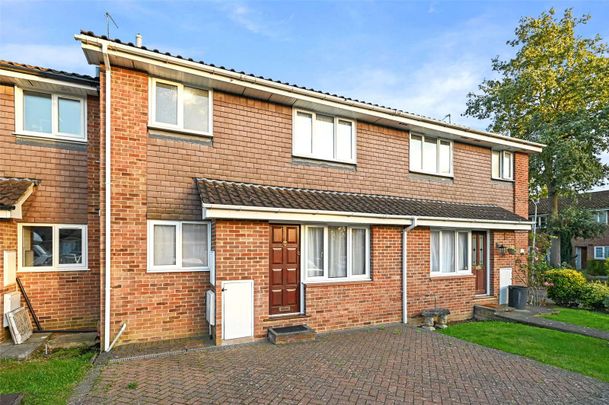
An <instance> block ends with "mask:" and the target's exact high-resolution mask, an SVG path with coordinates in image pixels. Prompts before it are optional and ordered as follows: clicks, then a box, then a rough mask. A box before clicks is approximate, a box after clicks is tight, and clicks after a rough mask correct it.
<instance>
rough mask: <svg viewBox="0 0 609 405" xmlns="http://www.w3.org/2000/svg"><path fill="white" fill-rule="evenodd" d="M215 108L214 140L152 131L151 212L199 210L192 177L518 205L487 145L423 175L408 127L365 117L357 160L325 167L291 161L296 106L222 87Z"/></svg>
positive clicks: (468, 148) (462, 151) (467, 149)
mask: <svg viewBox="0 0 609 405" xmlns="http://www.w3.org/2000/svg"><path fill="white" fill-rule="evenodd" d="M213 114H214V138H213V146H210V145H201V144H197V143H192V142H185V141H182V140H173V139H167V138H165V139H159V138H158V137H153V138H150V139H149V142H148V180H147V183H148V190H149V193H148V215H149V217H151V218H157V219H163V218H166V219H173V218H176V217H180V218H188V219H198V218H200V217H201V208H200V201H199V197H198V194H197V192H196V188H195V185H194V184H193V181H192V178H193V177H210V178H217V179H224V180H235V181H244V182H253V183H262V184H269V185H282V186H292V187H306V188H315V189H328V190H336V191H350V192H363V193H377V194H391V195H402V196H408V197H418V198H427V199H431V198H433V199H440V200H447V201H465V202H472V203H485V204H496V205H500V206H502V207H504V208H506V209H509V210H513V208H514V184H513V183H512V182H505V181H496V180H491V152H490V150H489V149H486V148H482V147H479V146H473V145H466V144H462V143H455V148H454V149H455V150H454V162H455V164H454V172H455V178H454V180H452V179H444V178H438V177H434V176H422V175H419V174H415V173H409V171H408V153H409V150H408V132H406V131H400V130H396V129H389V128H385V127H380V126H377V125H372V124H367V123H363V122H359V123H358V125H357V148H358V150H357V161H358V162H357V163H358V164H357V168H356V169H354V168H344V167H322V166H319V165H311V164H304V163H302V162H301V163H297V162H293V159H292V152H291V151H292V126H291V119H292V109H291V108H290V107H287V106H281V105H277V104H272V103H267V102H263V101H258V100H251V99H247V98H244V97H240V96H235V95H230V94H224V93H221V92H218V91H216V92H214V110H213ZM144 134H145V132H144V133H142V136H144ZM522 156H524V157H525V158H526V155H522ZM520 160H521V159H520V157H519V158H517V162H519V161H520ZM525 182H526V181H525ZM525 216H526V215H525Z"/></svg>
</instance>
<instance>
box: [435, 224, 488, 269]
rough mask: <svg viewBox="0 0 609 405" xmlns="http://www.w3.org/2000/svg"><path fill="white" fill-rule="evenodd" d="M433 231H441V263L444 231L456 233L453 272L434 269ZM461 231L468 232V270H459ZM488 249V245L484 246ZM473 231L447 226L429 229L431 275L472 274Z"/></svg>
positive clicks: (440, 260) (440, 259)
mask: <svg viewBox="0 0 609 405" xmlns="http://www.w3.org/2000/svg"><path fill="white" fill-rule="evenodd" d="M432 232H440V237H439V243H440V247H439V256H438V260H439V264H440V263H442V243H443V242H442V232H452V233H454V235H455V242H454V245H455V246H454V249H455V250H454V254H455V271H454V272H451V273H443V272H442V271H441V270H440V269H438V271H433V262H432V254H433V253H432V252H433V246H432V245H431V233H432ZM459 233H467V270H459V258H458V252H459ZM484 248H485V249H487V246H485V247H484ZM471 250H472V231H471V230H465V229H446V228H431V229H430V231H429V274H430V275H431V277H455V276H465V275H471V274H472V252H471Z"/></svg>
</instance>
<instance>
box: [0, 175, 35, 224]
mask: <svg viewBox="0 0 609 405" xmlns="http://www.w3.org/2000/svg"><path fill="white" fill-rule="evenodd" d="M37 185H38V180H34V179H22V178H7V177H0V218H15V219H21V217H22V212H21V206H22V205H23V203H24V202H25V201H26V200H27V199H28V197H29V196H30V195H31V194H32V192H33V191H34V187H36V186H37Z"/></svg>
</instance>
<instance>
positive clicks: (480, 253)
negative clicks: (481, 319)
mask: <svg viewBox="0 0 609 405" xmlns="http://www.w3.org/2000/svg"><path fill="white" fill-rule="evenodd" d="M472 269H473V271H474V274H475V275H476V294H486V293H487V291H486V284H487V277H488V275H487V269H486V232H472Z"/></svg>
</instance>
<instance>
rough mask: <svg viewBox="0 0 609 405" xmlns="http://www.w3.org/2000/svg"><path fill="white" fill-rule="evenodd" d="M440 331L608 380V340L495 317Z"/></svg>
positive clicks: (455, 325) (456, 325) (452, 326)
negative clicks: (492, 319) (499, 319)
mask: <svg viewBox="0 0 609 405" xmlns="http://www.w3.org/2000/svg"><path fill="white" fill-rule="evenodd" d="M441 333H443V334H445V335H450V336H454V337H456V338H459V339H463V340H467V341H470V342H473V343H477V344H479V345H482V346H487V347H492V348H495V349H499V350H503V351H504V352H509V353H514V354H519V355H521V356H525V357H530V358H532V359H535V360H537V361H540V362H542V363H546V364H551V365H553V366H557V367H561V368H564V369H567V370H571V371H575V372H578V373H581V374H585V375H589V376H591V377H595V378H598V379H599V380H604V381H608V382H609V342H607V341H605V340H602V339H595V338H591V337H588V336H581V335H576V334H572V333H565V332H559V331H555V330H550V329H542V328H536V327H534V326H528V325H523V324H518V323H508V322H499V321H486V322H464V323H460V324H454V325H451V326H450V327H449V328H447V329H444V330H443V331H441Z"/></svg>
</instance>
